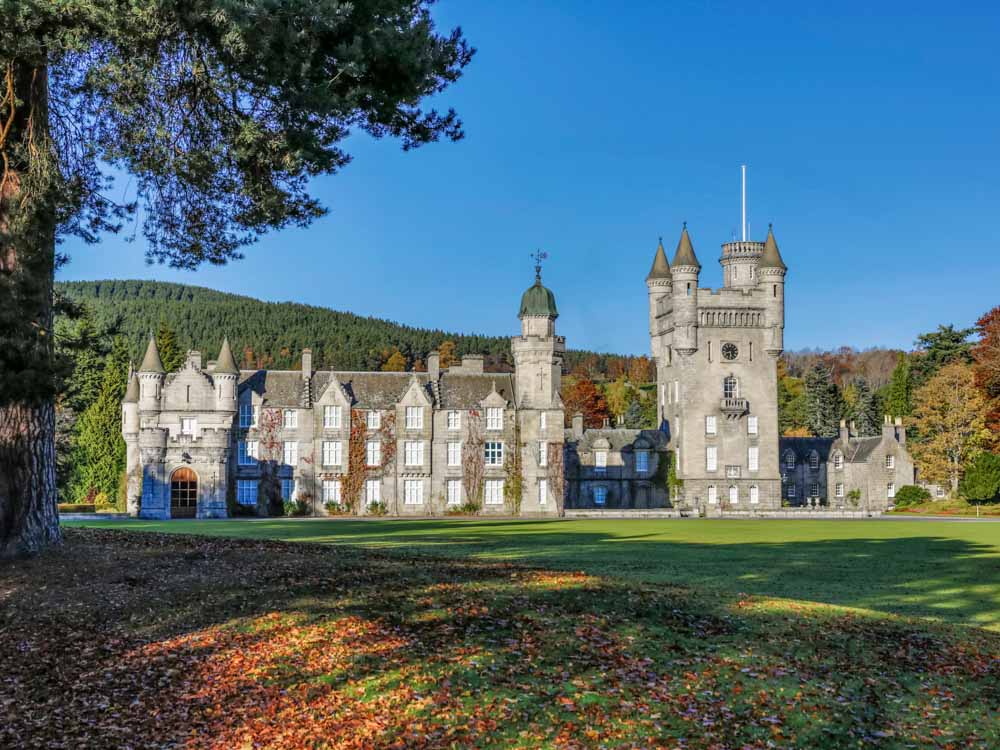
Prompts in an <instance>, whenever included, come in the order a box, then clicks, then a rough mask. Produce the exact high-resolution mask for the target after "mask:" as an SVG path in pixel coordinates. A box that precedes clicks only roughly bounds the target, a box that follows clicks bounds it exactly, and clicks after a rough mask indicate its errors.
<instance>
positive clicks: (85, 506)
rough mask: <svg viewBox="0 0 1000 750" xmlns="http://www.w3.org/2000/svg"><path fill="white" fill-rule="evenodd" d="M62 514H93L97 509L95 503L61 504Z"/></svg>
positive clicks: (60, 510)
mask: <svg viewBox="0 0 1000 750" xmlns="http://www.w3.org/2000/svg"><path fill="white" fill-rule="evenodd" d="M58 507H59V512H60V513H93V512H95V510H96V508H95V507H94V504H93V503H59V506H58Z"/></svg>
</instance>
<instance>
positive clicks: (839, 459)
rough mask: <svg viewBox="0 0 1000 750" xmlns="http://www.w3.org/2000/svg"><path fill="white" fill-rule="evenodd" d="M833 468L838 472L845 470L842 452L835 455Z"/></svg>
mask: <svg viewBox="0 0 1000 750" xmlns="http://www.w3.org/2000/svg"><path fill="white" fill-rule="evenodd" d="M833 468H834V469H835V470H836V471H840V470H841V469H843V468H844V454H843V453H841V452H840V451H837V452H836V453H834V454H833Z"/></svg>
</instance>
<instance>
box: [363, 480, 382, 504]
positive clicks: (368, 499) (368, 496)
mask: <svg viewBox="0 0 1000 750" xmlns="http://www.w3.org/2000/svg"><path fill="white" fill-rule="evenodd" d="M380 502H382V480H381V479H366V480H365V505H371V504H372V503H380Z"/></svg>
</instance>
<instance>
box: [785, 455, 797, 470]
mask: <svg viewBox="0 0 1000 750" xmlns="http://www.w3.org/2000/svg"><path fill="white" fill-rule="evenodd" d="M785 468H786V469H788V470H789V471H791V470H792V469H794V468H795V454H794V453H792V452H791V451H785Z"/></svg>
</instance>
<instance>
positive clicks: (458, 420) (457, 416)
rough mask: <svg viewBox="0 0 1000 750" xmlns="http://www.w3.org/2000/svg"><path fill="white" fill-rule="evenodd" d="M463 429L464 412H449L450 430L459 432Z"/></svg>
mask: <svg viewBox="0 0 1000 750" xmlns="http://www.w3.org/2000/svg"><path fill="white" fill-rule="evenodd" d="M461 428H462V412H460V411H450V412H448V429H449V430H459V429H461Z"/></svg>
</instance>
